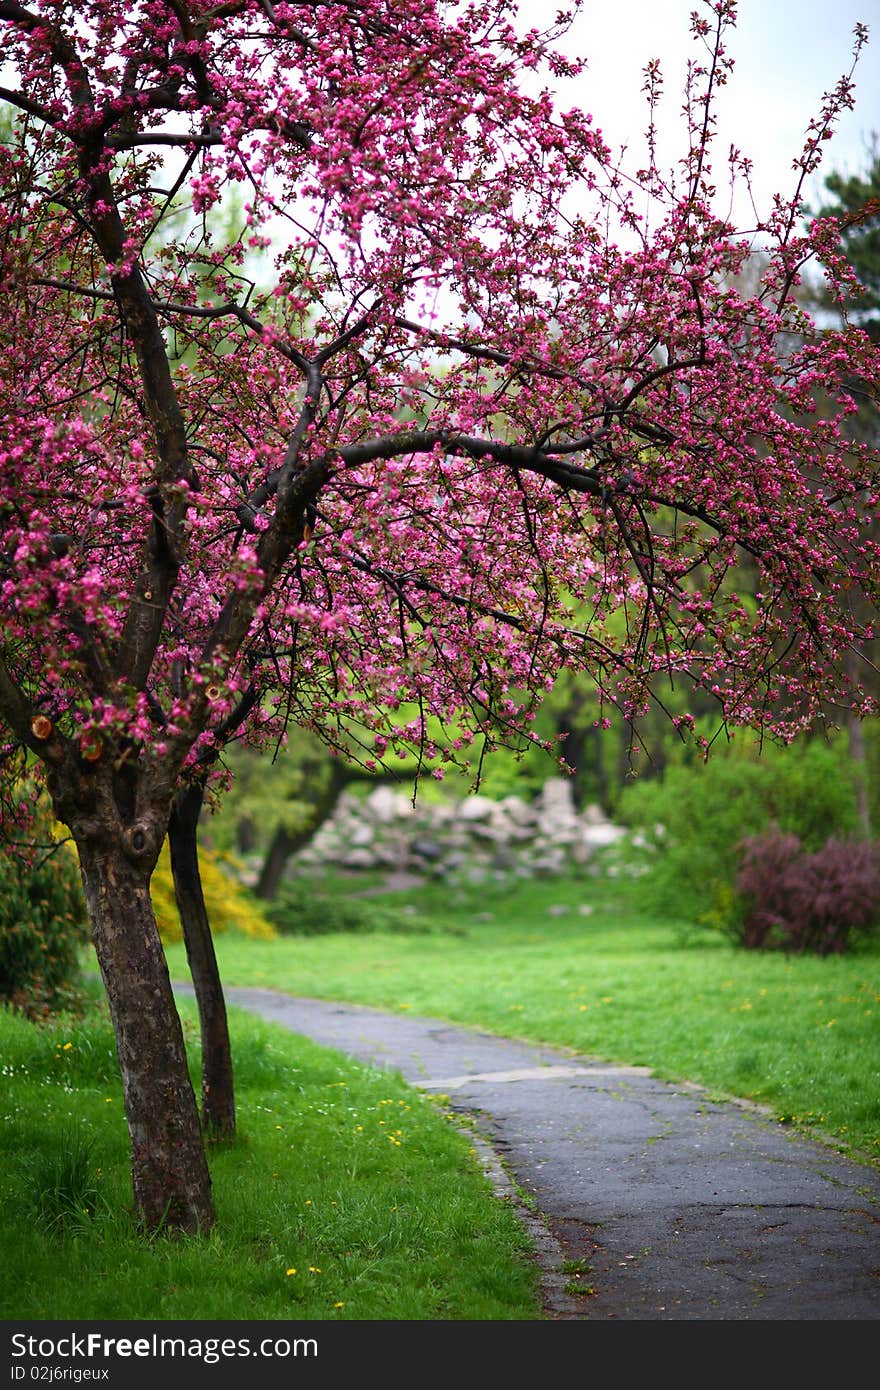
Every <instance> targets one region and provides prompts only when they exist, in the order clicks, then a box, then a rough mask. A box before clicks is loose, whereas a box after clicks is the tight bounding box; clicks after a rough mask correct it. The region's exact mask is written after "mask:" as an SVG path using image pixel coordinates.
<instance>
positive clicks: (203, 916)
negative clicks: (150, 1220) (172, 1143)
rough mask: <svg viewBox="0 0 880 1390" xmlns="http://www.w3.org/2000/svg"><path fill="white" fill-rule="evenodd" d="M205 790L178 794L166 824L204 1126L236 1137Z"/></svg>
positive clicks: (214, 1133) (214, 1134)
mask: <svg viewBox="0 0 880 1390" xmlns="http://www.w3.org/2000/svg"><path fill="white" fill-rule="evenodd" d="M204 793H205V789H204V786H202V785H195V786H192V787H188V788H187V789H186V790H185V791H182V792H180V793H178V796H177V798H176V799H175V802H174V807H173V810H172V812H171V821H170V823H169V826H168V844H169V848H170V850H171V872H172V875H173V876H174V893H175V896H176V898H177V909H178V911H179V913H180V923H181V926H182V928H183V939H184V943H185V945H186V957H187V960H188V961H189V968H190V973H191V975H192V981H193V987H194V989H195V994H196V1003H197V1004H198V1010H199V1025H200V1029H201V1037H202V1128H203V1129H204V1131H205V1133H206V1134H207V1135H209V1136H210V1137H211V1138H215V1139H228V1138H231V1137H232V1135H234V1134H235V1086H234V1082H233V1075H232V1048H231V1046H230V1042H229V1027H228V1024H227V1021H226V1002H225V1000H224V998H223V986H222V984H221V983H220V971H219V970H218V968H217V957H216V955H215V953H214V941H213V938H212V936H211V926H210V923H209V921H208V913H207V909H206V907H205V898H204V894H203V893H202V878H201V874H200V873H199V851H198V838H197V836H198V824H199V814H200V812H201V809H202V800H203V798H204Z"/></svg>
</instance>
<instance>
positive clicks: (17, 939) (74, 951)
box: [0, 826, 88, 1017]
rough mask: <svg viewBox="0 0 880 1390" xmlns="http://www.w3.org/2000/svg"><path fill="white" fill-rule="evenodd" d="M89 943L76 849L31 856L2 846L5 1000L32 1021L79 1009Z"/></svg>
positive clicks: (0, 943)
mask: <svg viewBox="0 0 880 1390" xmlns="http://www.w3.org/2000/svg"><path fill="white" fill-rule="evenodd" d="M41 829H42V830H45V831H46V834H45V838H46V839H49V833H48V828H47V827H45V826H43V827H41ZM87 939H88V924H87V918H86V909H85V900H84V898H83V893H82V887H81V884H80V878H79V871H78V868H77V863H76V856H75V855H74V854H73V852H72V851H71V850H70V848H69V847H68V846H67V845H60V846H59V847H58V848H57V849H55V850H54V851H52V852H51V853H48V854H47V853H46V852H44V851H35V852H33V853H32V854H27V853H26V852H25V851H24V849H23V847H22V846H16V845H3V846H0V999H2V1000H5V1001H6V1002H7V1003H10V1004H12V1005H14V1006H15V1007H16V1008H20V1009H22V1010H24V1012H25V1013H27V1014H28V1015H29V1016H31V1017H38V1016H40V1015H41V1014H42V1015H45V1014H47V1013H56V1012H57V1011H58V1010H60V1009H65V1008H68V1009H69V1008H75V1007H76V1006H77V1004H78V1002H79V978H80V951H81V948H82V946H83V945H84V943H85V942H86V941H87Z"/></svg>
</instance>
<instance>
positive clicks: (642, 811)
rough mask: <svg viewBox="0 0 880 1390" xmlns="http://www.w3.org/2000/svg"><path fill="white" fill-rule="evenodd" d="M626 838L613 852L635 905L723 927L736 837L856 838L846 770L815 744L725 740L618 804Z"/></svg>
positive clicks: (837, 756) (636, 786)
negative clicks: (722, 746)
mask: <svg viewBox="0 0 880 1390" xmlns="http://www.w3.org/2000/svg"><path fill="white" fill-rule="evenodd" d="M621 815H622V818H623V820H624V822H625V823H626V824H627V825H628V826H629V827H630V828H631V831H632V832H634V833H632V834H631V835H630V836H629V838H628V839H627V841H625V842H623V844H622V846H621V849H620V851H619V853H620V856H621V857H622V859H623V867H624V869H627V868H628V869H629V870H630V871H631V872H632V873H633V874H634V878H633V883H632V889H633V893H634V895H636V896H637V897H638V900H639V902H640V903H642V904H644V905H645V906H646V907H649V908H650V909H651V910H652V911H654V912H657V913H660V914H662V915H665V916H668V917H671V918H679V919H681V918H686V919H690V920H691V921H693V922H697V923H702V924H704V925H710V926H716V927H723V928H726V927H730V926H732V925H733V924H734V923H735V920H736V916H737V913H738V912H739V911H741V907H740V904H739V900H738V898H737V896H736V892H735V888H734V884H735V880H736V875H737V870H738V868H739V863H740V860H741V857H742V845H743V841H744V840H746V839H747V838H749V837H753V836H756V835H760V834H762V833H764V832H766V831H768V830H770V829H771V827H774V826H775V827H777V828H778V829H780V830H782V831H786V832H790V833H792V834H795V835H797V837H798V839H799V840H800V841H801V843H802V844H803V847H804V849H805V850H806V851H815V850H818V849H820V848H821V847H822V845H824V844H825V842H826V840H827V839H828V837H829V836H830V835H836V836H839V837H845V836H849V835H855V834H857V833H858V816H857V810H856V797H855V785H854V773H853V770H852V767H851V765H850V764H849V762H848V760H847V758H846V756H845V755H844V754H843V753H842V752H841V751H840V750H839V749H837V748H835V747H834V746H833V745H829V744H825V743H822V742H819V741H817V740H814V741H810V742H804V743H801V744H797V745H792V746H790V747H788V748H778V747H775V746H770V745H767V746H765V747H764V748H763V749H759V748H758V747H757V745H755V744H754V743H750V742H748V741H747V740H740V741H733V742H732V743H731V744H730V745H728V747H727V749H726V750H725V751H723V752H720V753H717V754H714V755H713V756H711V757H710V758H709V760H708V762H706V763H703V762H702V761H696V762H693V763H692V764H690V765H688V764H684V763H679V764H678V765H676V766H672V767H669V768H667V770H666V772H665V774H664V776H663V777H662V778H659V779H655V780H653V781H644V782H636V783H633V784H632V785H631V786H629V787H628V788H627V789H626V790H625V791H624V794H623V796H622V798H621Z"/></svg>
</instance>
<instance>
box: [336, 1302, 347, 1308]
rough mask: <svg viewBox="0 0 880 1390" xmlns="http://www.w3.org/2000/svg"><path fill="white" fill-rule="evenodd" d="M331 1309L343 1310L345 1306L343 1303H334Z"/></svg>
mask: <svg viewBox="0 0 880 1390" xmlns="http://www.w3.org/2000/svg"><path fill="white" fill-rule="evenodd" d="M333 1307H334V1308H344V1307H345V1304H344V1303H334V1304H333Z"/></svg>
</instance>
